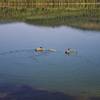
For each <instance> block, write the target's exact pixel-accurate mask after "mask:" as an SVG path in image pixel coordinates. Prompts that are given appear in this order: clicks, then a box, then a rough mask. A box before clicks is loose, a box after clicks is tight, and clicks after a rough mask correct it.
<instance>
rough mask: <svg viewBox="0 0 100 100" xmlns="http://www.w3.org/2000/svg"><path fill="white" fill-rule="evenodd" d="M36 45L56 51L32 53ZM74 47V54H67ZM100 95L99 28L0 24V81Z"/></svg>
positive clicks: (70, 92) (74, 93) (65, 91)
mask: <svg viewBox="0 0 100 100" xmlns="http://www.w3.org/2000/svg"><path fill="white" fill-rule="evenodd" d="M37 47H44V48H45V49H46V50H48V49H49V48H53V49H56V52H48V51H45V52H35V51H34V49H35V48H37ZM67 48H73V49H75V50H77V54H76V55H66V54H65V50H66V49H67ZM4 83H7V84H25V85H30V86H32V87H35V88H39V89H44V90H49V91H61V92H64V93H66V94H71V95H89V96H91V95H92V96H95V95H96V96H100V31H95V30H94V31H92V30H83V29H77V28H72V27H68V26H63V25H62V26H58V27H50V26H48V27H46V26H38V25H29V24H26V23H23V22H15V23H7V24H0V84H4Z"/></svg>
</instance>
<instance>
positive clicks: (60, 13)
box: [0, 8, 100, 30]
mask: <svg viewBox="0 0 100 100" xmlns="http://www.w3.org/2000/svg"><path fill="white" fill-rule="evenodd" d="M0 21H24V22H27V23H31V24H32V23H33V24H37V25H45V26H59V25H69V26H72V27H78V28H83V29H94V30H100V10H99V9H77V10H74V9H64V8H59V9H52V8H48V9H45V8H0Z"/></svg>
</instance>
